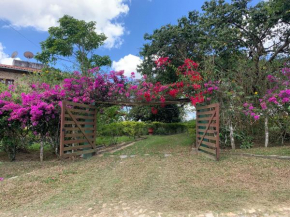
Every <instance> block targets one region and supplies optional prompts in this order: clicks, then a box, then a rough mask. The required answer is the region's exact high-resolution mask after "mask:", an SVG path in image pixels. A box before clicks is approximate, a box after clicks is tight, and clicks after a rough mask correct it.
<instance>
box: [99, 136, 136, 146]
mask: <svg viewBox="0 0 290 217" xmlns="http://www.w3.org/2000/svg"><path fill="white" fill-rule="evenodd" d="M130 141H134V138H133V137H129V136H119V137H115V138H112V137H109V136H101V137H99V136H98V137H97V139H96V145H105V146H109V145H112V144H117V143H122V142H130Z"/></svg>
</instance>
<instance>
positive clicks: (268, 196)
mask: <svg viewBox="0 0 290 217" xmlns="http://www.w3.org/2000/svg"><path fill="white" fill-rule="evenodd" d="M192 142H193V140H192V139H191V138H189V136H188V135H187V134H178V135H171V136H152V137H148V138H147V139H146V140H141V141H138V142H136V143H135V145H133V146H131V147H128V148H126V149H123V150H121V151H119V152H117V153H116V155H110V156H104V157H92V158H90V159H87V160H75V161H70V160H66V161H56V160H52V161H46V162H43V163H40V162H37V161H28V160H26V161H19V162H13V163H11V162H2V163H1V164H0V177H4V181H2V182H0V192H1V194H0V201H1V202H0V216H1V217H2V216H25V215H26V216H48V215H49V216H73V215H77V216H81V215H83V216H93V214H96V216H118V214H120V213H121V212H123V210H122V209H121V208H120V207H121V205H120V204H122V203H126V204H127V205H126V206H128V207H130V209H132V210H140V209H141V208H142V209H147V210H148V211H151V210H152V211H155V214H157V212H163V213H164V216H167V214H172V216H188V213H205V212H208V211H214V212H225V211H227V212H232V211H233V212H234V211H239V210H242V209H251V208H255V209H257V208H265V207H266V208H268V207H273V206H283V205H289V204H290V182H289V174H290V162H289V161H285V160H275V159H261V158H246V157H240V156H232V155H229V154H222V157H221V160H220V161H219V162H216V161H213V160H210V159H207V158H204V157H202V156H197V155H193V154H191V153H190V149H191V144H192ZM253 150H254V149H253ZM253 150H249V151H253ZM256 150H260V151H262V150H264V149H256ZM268 150H270V152H269V151H268ZM285 150H287V147H280V148H278V147H275V148H274V149H272V148H268V149H265V151H264V153H271V154H273V153H274V152H275V153H283V155H285ZM241 151H244V150H241ZM247 151H248V150H247ZM164 153H171V154H172V155H171V156H170V157H164ZM260 153H261V152H260ZM121 154H128V155H129V154H134V155H136V156H135V157H134V158H133V157H132V158H131V157H128V158H126V159H120V156H119V155H121ZM144 154H150V155H149V156H144ZM0 161H1V160H0ZM15 175H18V178H15V179H9V177H12V176H15ZM104 204H106V206H107V208H104V206H105V205H104ZM108 206H110V207H109V208H111V210H109V208H108ZM90 207H92V208H93V210H94V213H88V212H89V211H88V209H89V208H90ZM116 207H119V208H116ZM115 208H116V209H115ZM128 211H129V210H128ZM92 212H93V211H92ZM101 212H105V214H103V215H102V214H101ZM4 213H6V214H4ZM132 215H133V214H132ZM128 216H131V215H128ZM152 216H157V215H152Z"/></svg>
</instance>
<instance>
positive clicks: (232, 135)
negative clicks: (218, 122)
mask: <svg viewBox="0 0 290 217" xmlns="http://www.w3.org/2000/svg"><path fill="white" fill-rule="evenodd" d="M229 127H230V139H231V146H232V149H236V145H235V138H234V128H233V124H232V121H230V126H229Z"/></svg>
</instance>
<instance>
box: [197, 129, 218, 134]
mask: <svg viewBox="0 0 290 217" xmlns="http://www.w3.org/2000/svg"><path fill="white" fill-rule="evenodd" d="M197 132H199V133H204V132H205V129H197ZM207 133H217V130H207Z"/></svg>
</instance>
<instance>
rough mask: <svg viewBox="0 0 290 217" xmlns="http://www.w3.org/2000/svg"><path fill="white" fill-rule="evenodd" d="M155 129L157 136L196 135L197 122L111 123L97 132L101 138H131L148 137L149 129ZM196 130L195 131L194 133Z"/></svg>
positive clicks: (154, 132)
mask: <svg viewBox="0 0 290 217" xmlns="http://www.w3.org/2000/svg"><path fill="white" fill-rule="evenodd" d="M149 128H152V129H153V134H155V135H171V134H177V133H184V132H189V131H190V134H192V135H193V134H195V133H194V131H195V122H192V123H161V122H152V123H144V122H136V121H123V122H117V123H111V124H107V125H105V126H103V127H102V128H99V131H98V132H97V133H98V135H99V136H111V137H115V136H129V137H133V138H135V137H140V136H142V135H148V129H149ZM193 130H194V131H193Z"/></svg>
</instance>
